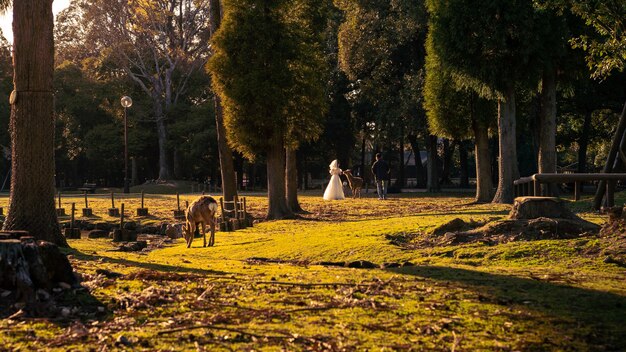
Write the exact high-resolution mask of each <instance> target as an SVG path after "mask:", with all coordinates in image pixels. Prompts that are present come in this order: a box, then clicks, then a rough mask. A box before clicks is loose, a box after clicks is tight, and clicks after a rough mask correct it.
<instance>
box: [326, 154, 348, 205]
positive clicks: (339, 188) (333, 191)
mask: <svg viewBox="0 0 626 352" xmlns="http://www.w3.org/2000/svg"><path fill="white" fill-rule="evenodd" d="M329 167H330V171H328V172H329V173H330V174H331V176H330V182H329V183H328V186H327V187H326V191H324V200H340V199H345V196H344V195H343V184H342V183H341V179H340V178H339V175H341V174H342V173H343V172H342V171H341V169H340V168H339V162H337V160H333V162H332V163H330V165H329Z"/></svg>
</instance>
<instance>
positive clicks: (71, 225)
mask: <svg viewBox="0 0 626 352" xmlns="http://www.w3.org/2000/svg"><path fill="white" fill-rule="evenodd" d="M75 211H76V203H72V218H71V220H70V229H72V230H73V229H74V212H75Z"/></svg>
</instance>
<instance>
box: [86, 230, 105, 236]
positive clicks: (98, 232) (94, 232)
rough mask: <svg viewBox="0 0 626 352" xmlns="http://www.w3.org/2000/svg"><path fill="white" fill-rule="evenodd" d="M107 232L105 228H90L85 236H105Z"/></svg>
mask: <svg viewBox="0 0 626 352" xmlns="http://www.w3.org/2000/svg"><path fill="white" fill-rule="evenodd" d="M107 237H109V233H108V232H107V231H105V230H91V231H89V233H88V234H87V238H107Z"/></svg>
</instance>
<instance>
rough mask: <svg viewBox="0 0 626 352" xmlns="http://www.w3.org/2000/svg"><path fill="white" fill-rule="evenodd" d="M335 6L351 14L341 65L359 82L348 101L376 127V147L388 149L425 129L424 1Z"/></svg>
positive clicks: (339, 0) (344, 1)
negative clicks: (386, 146) (379, 145)
mask: <svg viewBox="0 0 626 352" xmlns="http://www.w3.org/2000/svg"><path fill="white" fill-rule="evenodd" d="M335 4H336V5H337V6H338V7H339V8H340V9H341V10H342V11H344V12H345V22H344V23H342V25H341V27H340V30H339V33H338V42H339V64H340V67H341V69H342V70H343V71H344V72H345V73H346V74H347V76H348V78H349V79H350V80H351V81H352V82H353V87H352V91H351V92H350V93H349V95H348V96H349V100H350V102H351V103H352V106H353V109H354V111H355V114H356V115H357V116H358V118H359V120H360V121H359V122H360V125H366V124H367V125H369V126H370V127H372V128H373V131H372V132H373V133H374V138H375V140H376V142H380V143H385V144H386V143H390V142H392V141H396V140H398V139H400V138H404V135H403V129H404V128H406V130H409V131H411V132H415V131H416V130H418V129H420V128H421V129H423V128H424V125H425V123H424V121H423V120H422V119H421V117H422V116H423V110H422V104H421V103H422V85H423V80H424V70H423V66H424V41H425V38H426V22H427V21H426V11H425V8H424V4H423V2H422V1H391V2H388V1H348V0H336V1H335ZM367 132H369V131H367ZM407 132H408V131H407Z"/></svg>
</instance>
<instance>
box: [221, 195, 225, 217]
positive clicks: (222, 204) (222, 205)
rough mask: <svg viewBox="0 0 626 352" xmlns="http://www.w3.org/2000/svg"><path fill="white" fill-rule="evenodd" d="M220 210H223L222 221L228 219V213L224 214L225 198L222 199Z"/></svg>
mask: <svg viewBox="0 0 626 352" xmlns="http://www.w3.org/2000/svg"><path fill="white" fill-rule="evenodd" d="M220 209H221V210H222V219H225V218H226V216H225V214H226V213H224V198H222V197H220Z"/></svg>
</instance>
